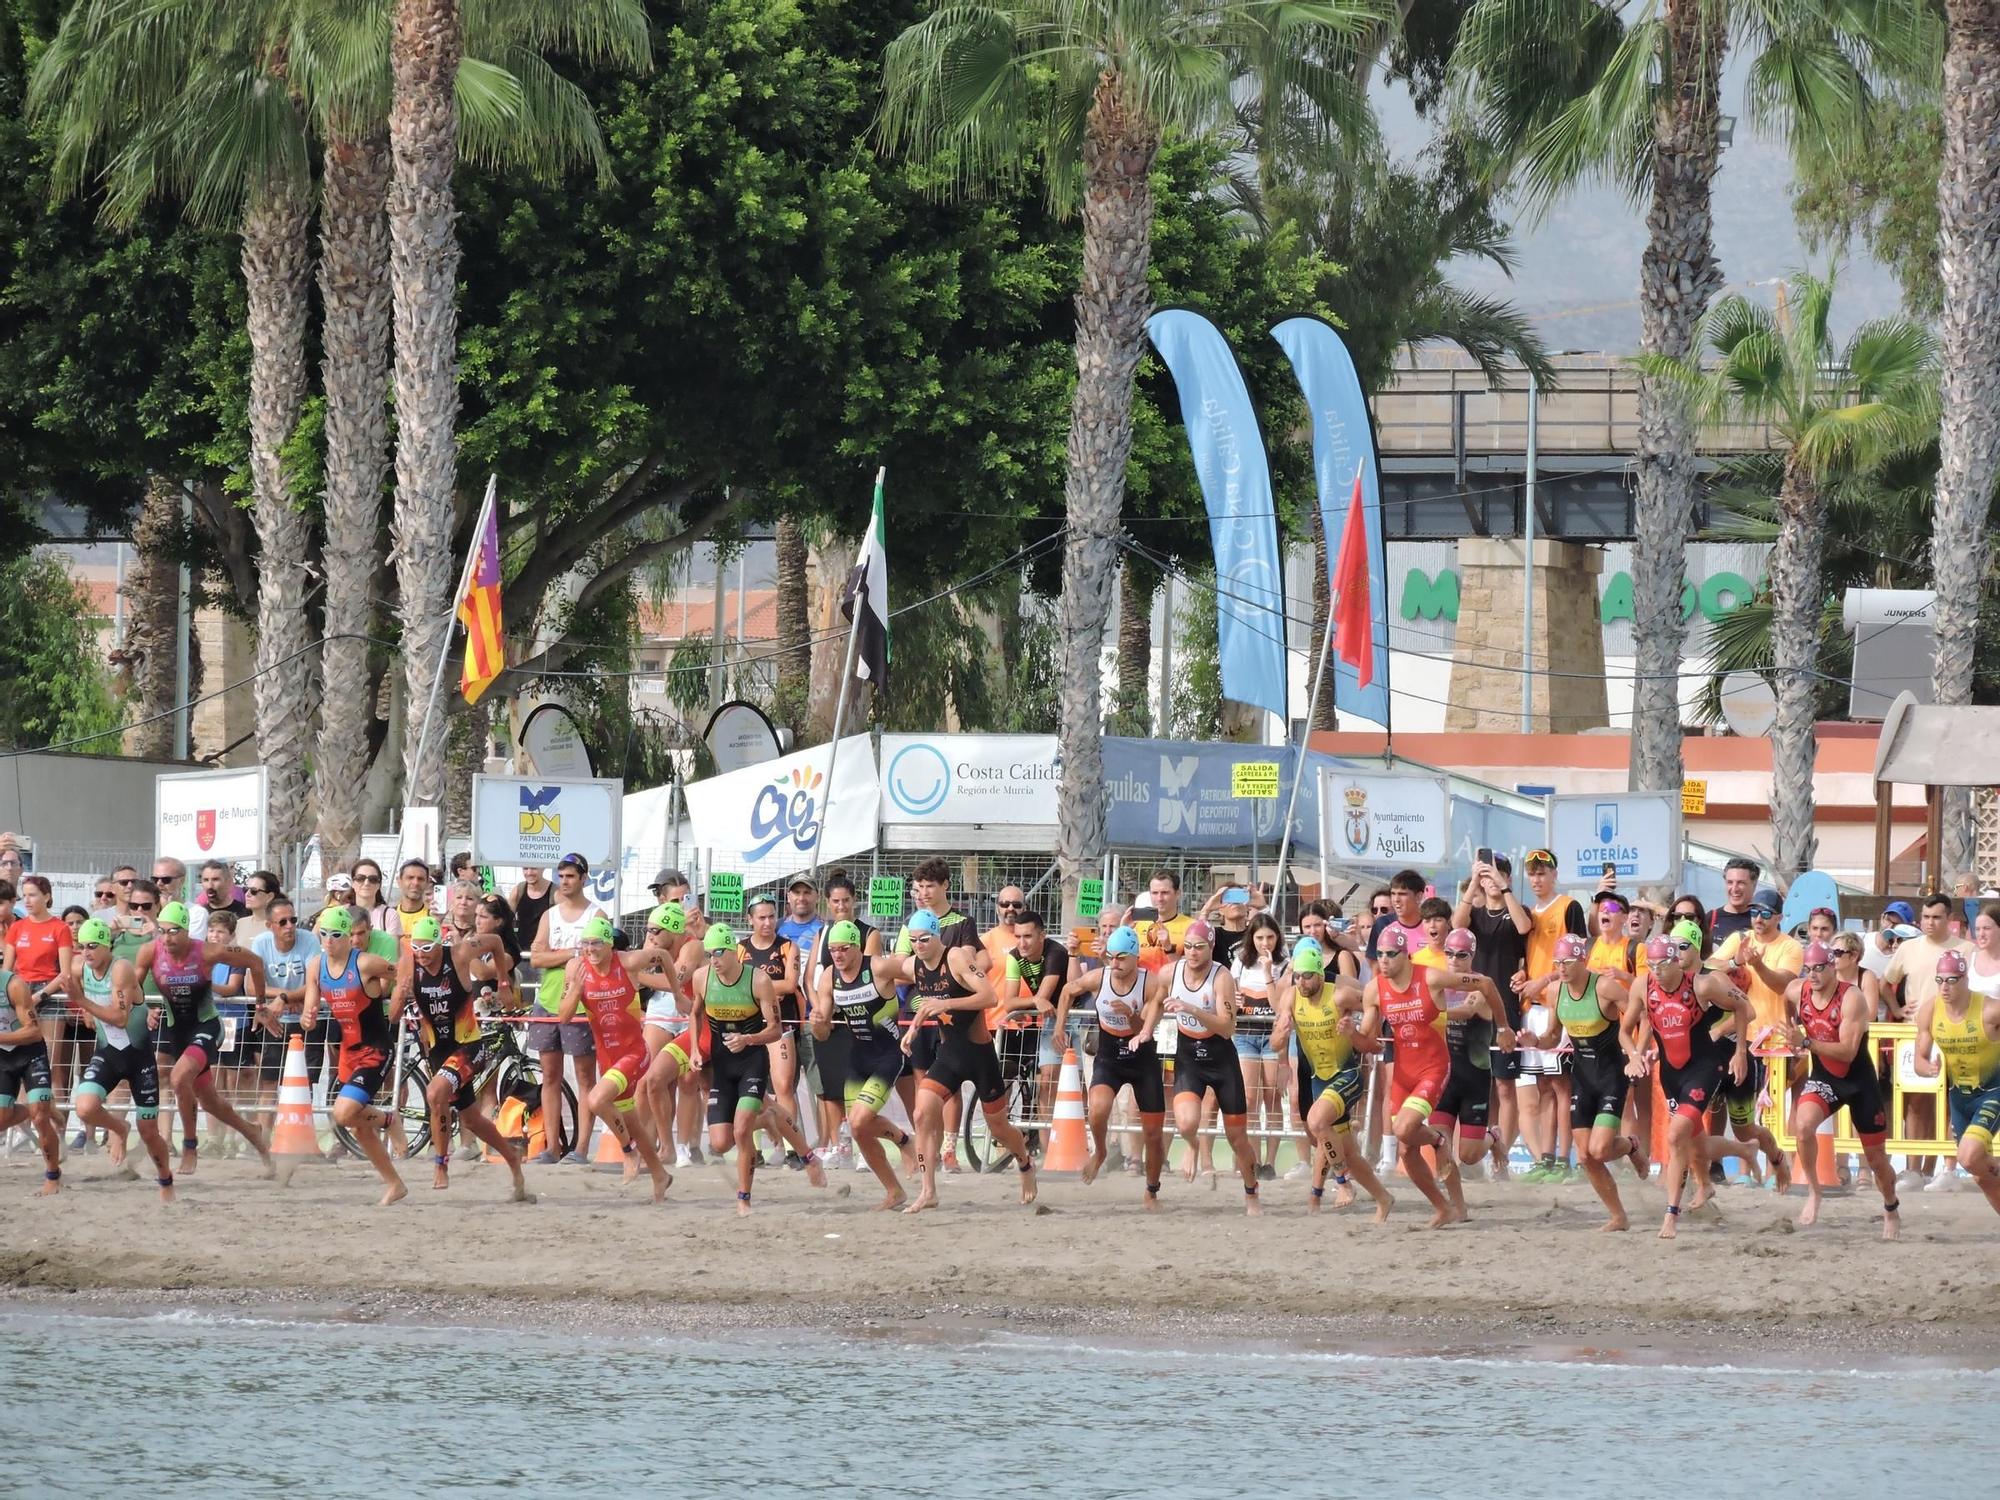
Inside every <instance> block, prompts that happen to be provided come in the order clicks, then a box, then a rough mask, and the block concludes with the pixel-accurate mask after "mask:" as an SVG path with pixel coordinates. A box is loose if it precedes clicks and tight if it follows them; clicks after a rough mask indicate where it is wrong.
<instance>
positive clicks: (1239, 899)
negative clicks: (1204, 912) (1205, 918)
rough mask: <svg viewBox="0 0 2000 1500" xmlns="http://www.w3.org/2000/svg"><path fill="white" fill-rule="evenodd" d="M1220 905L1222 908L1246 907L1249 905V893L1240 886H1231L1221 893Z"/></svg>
mask: <svg viewBox="0 0 2000 1500" xmlns="http://www.w3.org/2000/svg"><path fill="white" fill-rule="evenodd" d="M1222 904H1223V905H1224V906H1248V905H1249V904H1250V893H1249V892H1248V891H1246V890H1244V889H1243V887H1242V886H1240V885H1232V886H1230V887H1229V889H1228V890H1226V891H1224V892H1223V893H1222Z"/></svg>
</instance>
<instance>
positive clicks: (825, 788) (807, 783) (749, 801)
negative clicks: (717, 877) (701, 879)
mask: <svg viewBox="0 0 2000 1500" xmlns="http://www.w3.org/2000/svg"><path fill="white" fill-rule="evenodd" d="M833 766H837V768H838V775H837V776H830V775H829V774H828V771H829V768H830V767H833ZM687 806H688V820H689V822H690V823H692V824H693V826H694V837H695V843H696V844H697V845H699V846H700V847H701V848H702V849H704V850H706V851H709V852H710V853H711V854H712V855H713V857H714V861H715V868H716V869H718V870H724V871H728V872H731V873H736V872H740V873H741V874H742V876H743V884H744V886H745V888H746V889H747V888H749V887H751V886H756V885H762V884H764V883H766V882H768V881H772V880H776V879H778V878H779V877H781V876H785V875H790V874H792V873H794V872H795V871H799V870H803V869H806V868H807V867H809V866H810V865H811V864H812V862H813V857H814V855H813V846H814V841H815V840H817V841H818V846H819V854H818V857H819V859H820V862H821V863H825V862H826V861H828V860H835V859H840V858H842V857H844V856H846V855H849V854H853V853H856V852H857V851H859V850H862V849H872V848H873V847H874V846H875V835H876V827H877V821H876V820H877V814H878V813H879V812H880V810H881V806H882V788H881V786H880V784H879V783H878V782H877V781H876V779H875V753H874V747H873V746H872V745H871V744H870V743H869V742H868V736H867V735H865V734H858V735H850V736H849V737H848V738H846V739H844V740H842V741H841V742H840V755H839V758H838V760H837V761H836V760H835V758H834V747H833V746H832V745H815V746H813V748H812V749H810V750H795V751H793V752H792V753H791V754H790V755H786V756H781V757H779V758H778V759H777V760H773V761H766V762H765V763H764V764H763V765H761V766H750V767H747V768H745V769H744V770H741V771H731V772H730V773H729V774H728V775H727V776H711V777H709V779H708V780H706V781H697V782H694V783H692V784H691V785H690V786H689V787H688V789H687Z"/></svg>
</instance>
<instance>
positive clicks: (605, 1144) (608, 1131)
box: [591, 1125, 636, 1167]
mask: <svg viewBox="0 0 2000 1500" xmlns="http://www.w3.org/2000/svg"><path fill="white" fill-rule="evenodd" d="M635 1159H636V1158H635ZM591 1160H592V1161H594V1162H596V1163H597V1165H599V1166H600V1167H601V1166H603V1165H604V1164H605V1163H606V1162H610V1163H612V1164H613V1165H614V1166H619V1167H622V1166H624V1165H625V1148H624V1147H623V1146H621V1145H619V1144H618V1132H617V1131H615V1130H613V1129H612V1128H611V1127H610V1126H609V1125H606V1126H604V1127H603V1128H602V1129H601V1130H599V1131H598V1135H597V1154H596V1155H595V1156H593V1157H592V1158H591Z"/></svg>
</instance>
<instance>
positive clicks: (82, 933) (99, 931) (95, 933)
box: [76, 917, 111, 948]
mask: <svg viewBox="0 0 2000 1500" xmlns="http://www.w3.org/2000/svg"><path fill="white" fill-rule="evenodd" d="M76 940H77V942H78V944H79V945H81V946H83V947H86V948H87V947H89V946H90V945H91V944H93V943H101V944H109V943H110V941H111V929H110V928H109V927H108V926H106V925H105V924H104V923H103V922H100V921H99V920H98V919H97V918H96V917H91V918H89V919H88V920H87V921H85V922H84V924H83V925H82V926H81V927H79V928H77V930H76Z"/></svg>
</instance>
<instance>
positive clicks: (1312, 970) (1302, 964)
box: [1292, 938, 1326, 974]
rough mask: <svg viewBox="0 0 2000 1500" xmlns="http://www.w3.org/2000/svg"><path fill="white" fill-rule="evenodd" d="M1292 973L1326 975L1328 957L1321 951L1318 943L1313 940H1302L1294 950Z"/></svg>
mask: <svg viewBox="0 0 2000 1500" xmlns="http://www.w3.org/2000/svg"><path fill="white" fill-rule="evenodd" d="M1292 972H1293V973H1294V974H1324V973H1325V972H1326V955H1325V954H1324V953H1322V952H1321V951H1320V947H1319V944H1318V943H1315V942H1314V941H1313V940H1312V939H1311V938H1302V939H1300V941H1299V942H1298V944H1297V945H1296V946H1295V947H1294V948H1293V949H1292Z"/></svg>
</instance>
